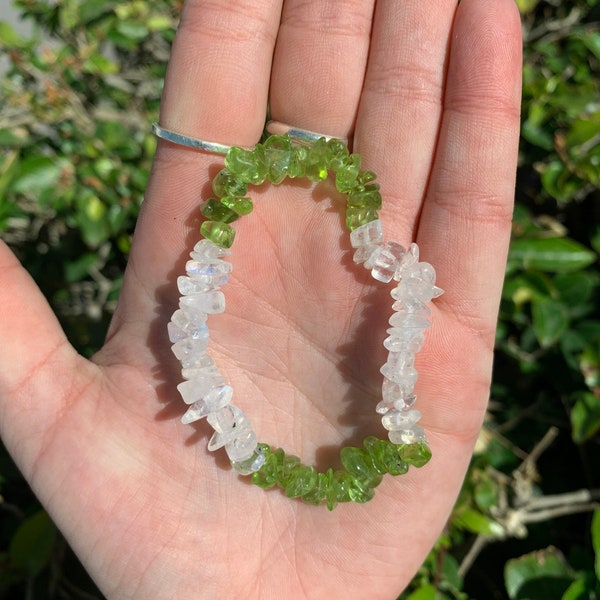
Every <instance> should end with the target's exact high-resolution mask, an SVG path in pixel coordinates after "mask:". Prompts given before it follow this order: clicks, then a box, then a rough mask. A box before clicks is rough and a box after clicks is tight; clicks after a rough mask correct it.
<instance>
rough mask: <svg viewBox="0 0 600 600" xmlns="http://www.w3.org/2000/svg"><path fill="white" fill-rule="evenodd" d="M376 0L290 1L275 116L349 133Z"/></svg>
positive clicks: (276, 74)
mask: <svg viewBox="0 0 600 600" xmlns="http://www.w3.org/2000/svg"><path fill="white" fill-rule="evenodd" d="M372 13H373V2H372V1H365V0H345V1H343V2H340V1H339V0H326V1H323V0H289V1H288V2H286V3H285V6H284V10H283V13H282V18H281V26H280V30H279V36H278V39H277V46H276V49H275V55H274V58H273V73H272V84H271V93H270V108H271V118H272V119H275V120H278V121H282V122H283V123H287V124H288V125H293V126H296V127H301V128H304V129H310V130H313V131H318V132H319V133H324V134H328V135H334V136H340V137H348V136H349V135H350V134H351V132H352V128H353V126H354V120H355V117H356V111H357V107H358V102H359V99H360V90H361V88H362V84H363V78H364V71H365V65H366V62H367V56H368V52H369V37H370V33H371V18H372Z"/></svg>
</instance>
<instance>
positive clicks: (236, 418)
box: [208, 404, 248, 433]
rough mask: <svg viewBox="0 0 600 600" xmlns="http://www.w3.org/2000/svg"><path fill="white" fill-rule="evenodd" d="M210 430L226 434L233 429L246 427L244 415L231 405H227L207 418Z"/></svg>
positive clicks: (246, 422)
mask: <svg viewBox="0 0 600 600" xmlns="http://www.w3.org/2000/svg"><path fill="white" fill-rule="evenodd" d="M208 422H209V423H210V424H211V426H212V428H213V429H214V430H215V431H217V432H219V433H228V432H229V431H232V430H233V429H235V428H238V429H241V428H242V427H245V426H246V425H248V420H247V419H246V415H245V414H244V413H243V411H242V410H241V409H239V408H238V407H237V406H235V405H233V404H228V405H227V406H224V407H223V408H221V409H219V410H218V411H216V412H214V413H213V414H212V415H210V417H209V418H208Z"/></svg>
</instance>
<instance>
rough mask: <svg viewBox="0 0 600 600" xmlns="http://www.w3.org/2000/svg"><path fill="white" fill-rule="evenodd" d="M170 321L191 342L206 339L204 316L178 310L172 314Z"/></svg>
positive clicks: (206, 327) (206, 331)
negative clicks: (191, 340)
mask: <svg viewBox="0 0 600 600" xmlns="http://www.w3.org/2000/svg"><path fill="white" fill-rule="evenodd" d="M171 321H172V323H174V324H175V325H176V326H177V327H179V328H181V329H182V330H183V331H184V332H185V334H186V335H187V336H188V337H189V338H191V339H193V340H200V339H206V338H208V326H207V325H206V323H205V322H204V321H206V316H205V315H204V314H202V313H200V314H197V313H195V312H193V311H190V310H186V309H179V310H176V311H175V312H174V313H173V316H172V317H171Z"/></svg>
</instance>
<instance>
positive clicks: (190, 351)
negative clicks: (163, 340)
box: [171, 337, 208, 369]
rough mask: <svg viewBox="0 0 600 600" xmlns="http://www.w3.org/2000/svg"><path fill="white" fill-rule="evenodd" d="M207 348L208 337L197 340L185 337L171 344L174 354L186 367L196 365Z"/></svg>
mask: <svg viewBox="0 0 600 600" xmlns="http://www.w3.org/2000/svg"><path fill="white" fill-rule="evenodd" d="M206 348H208V337H207V338H202V339H197V340H193V339H191V338H185V339H184V340H180V341H179V342H175V343H174V344H173V345H172V346H171V350H172V351H173V354H174V355H175V356H176V357H177V360H178V361H179V362H180V363H181V366H182V367H183V368H184V369H187V368H189V367H193V366H195V364H196V362H197V361H198V360H201V359H202V356H203V355H204V351H205V350H206Z"/></svg>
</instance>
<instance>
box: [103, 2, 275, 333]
mask: <svg viewBox="0 0 600 600" xmlns="http://www.w3.org/2000/svg"><path fill="white" fill-rule="evenodd" d="M280 11H281V6H280V0H253V1H252V2H247V1H245V0H235V1H232V2H226V3H225V2H213V1H210V0H188V2H186V4H185V5H184V8H183V11H182V14H181V22H180V26H179V29H178V31H177V35H176V38H175V41H174V44H173V50H172V54H171V59H170V62H169V68H168V73H167V77H166V80H165V89H164V93H163V98H162V105H161V115H160V124H161V126H162V127H164V128H166V129H171V130H174V131H176V132H178V133H182V134H185V135H188V136H192V137H197V138H200V139H204V140H208V141H213V142H219V143H222V144H226V145H240V146H247V145H253V144H254V143H256V142H257V141H258V139H259V137H260V135H261V132H262V128H263V125H264V121H265V114H266V106H267V95H268V86H269V76H270V70H271V58H272V54H273V47H274V44H275V38H276V34H277V28H278V24H279V19H280ZM222 164H223V162H222V158H221V157H218V156H215V155H211V154H207V153H202V152H197V151H195V150H190V149H187V148H182V147H179V146H175V145H173V144H170V143H168V142H162V141H161V142H160V143H159V147H158V150H157V155H156V158H155V163H154V167H153V171H152V176H151V180H150V184H149V186H148V191H147V194H146V197H145V200H144V205H143V207H142V211H141V214H140V218H139V221H138V225H137V229H136V235H135V244H134V248H133V250H132V253H131V257H130V263H129V269H128V277H127V280H126V283H125V286H124V289H123V294H122V298H121V302H120V306H119V309H118V313H117V315H116V317H115V321H114V325H113V328H112V331H113V332H114V331H115V330H116V329H117V327H118V325H119V323H122V322H123V321H124V320H130V319H131V317H135V319H136V320H137V321H142V322H143V321H144V320H145V321H146V322H147V321H148V320H149V318H148V311H149V310H153V308H154V305H155V303H156V297H155V291H156V289H157V287H159V286H160V285H162V284H164V283H165V282H166V280H167V278H168V273H169V271H171V270H172V269H173V267H174V263H175V262H176V260H177V259H178V258H180V257H181V256H182V253H183V250H184V248H186V247H188V246H189V245H190V243H192V242H191V238H197V237H198V232H197V225H198V220H199V216H200V215H199V212H198V210H197V207H198V205H199V204H200V202H201V201H202V200H203V199H206V197H205V196H204V197H203V194H205V193H206V189H205V187H206V185H207V183H208V181H209V177H210V171H209V167H210V166H211V165H214V168H220V167H221V166H222ZM214 168H213V172H212V175H214ZM192 244H193V243H192Z"/></svg>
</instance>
